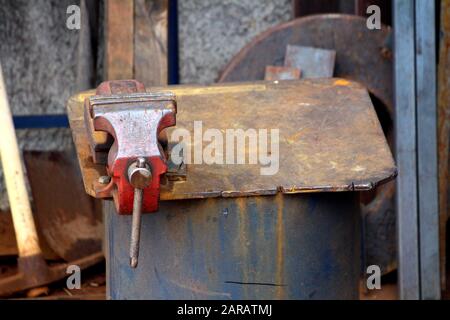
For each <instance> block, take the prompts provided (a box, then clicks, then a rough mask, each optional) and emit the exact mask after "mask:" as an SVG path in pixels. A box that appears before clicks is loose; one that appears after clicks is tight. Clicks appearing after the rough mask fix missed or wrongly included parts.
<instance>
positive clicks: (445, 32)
mask: <svg viewBox="0 0 450 320" xmlns="http://www.w3.org/2000/svg"><path fill="white" fill-rule="evenodd" d="M440 27H441V43H440V45H439V48H440V52H439V65H438V68H439V70H438V147H439V151H438V153H439V159H438V160H439V161H438V164H439V216H440V256H441V286H442V288H445V285H446V280H445V273H446V269H447V268H446V239H447V237H446V227H447V220H448V218H449V213H448V209H449V208H448V206H447V204H448V202H447V201H448V192H449V188H448V186H449V182H448V176H449V140H450V136H449V133H450V1H441V22H440Z"/></svg>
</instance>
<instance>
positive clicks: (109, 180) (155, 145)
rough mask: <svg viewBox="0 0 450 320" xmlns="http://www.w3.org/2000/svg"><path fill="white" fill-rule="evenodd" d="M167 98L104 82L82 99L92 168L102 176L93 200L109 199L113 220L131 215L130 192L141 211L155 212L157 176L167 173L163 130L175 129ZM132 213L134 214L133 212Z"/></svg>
mask: <svg viewBox="0 0 450 320" xmlns="http://www.w3.org/2000/svg"><path fill="white" fill-rule="evenodd" d="M176 112H177V110H176V100H175V96H174V95H173V94H171V93H147V92H146V91H145V87H144V85H143V84H142V83H140V82H138V81H136V80H117V81H106V82H103V83H102V84H100V86H99V87H98V88H97V91H96V95H95V96H92V97H89V98H86V100H85V103H84V121H85V127H86V130H87V131H88V139H89V143H90V149H91V154H92V159H93V162H94V163H97V164H98V163H103V164H105V166H106V171H107V174H108V176H106V177H101V179H100V180H99V181H98V182H97V183H96V185H95V186H94V189H95V193H96V197H97V198H111V197H112V198H113V199H114V202H115V205H116V209H117V212H118V213H119V214H131V213H132V212H133V207H134V202H135V201H136V190H137V189H139V190H140V191H141V210H140V211H142V212H144V213H149V212H154V211H157V210H158V203H159V193H160V181H161V175H163V174H164V173H165V172H166V171H167V158H168V154H167V150H165V149H166V148H167V139H165V138H164V134H163V133H164V132H163V131H162V130H163V129H165V128H167V127H170V126H174V125H175V124H176ZM135 209H136V208H135Z"/></svg>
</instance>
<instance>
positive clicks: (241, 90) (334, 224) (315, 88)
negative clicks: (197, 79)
mask: <svg viewBox="0 0 450 320" xmlns="http://www.w3.org/2000/svg"><path fill="white" fill-rule="evenodd" d="M148 91H154V92H156V91H158V92H161V91H165V92H167V91H170V92H173V93H175V95H176V97H177V104H178V114H177V125H176V128H185V129H187V130H188V131H190V132H191V134H192V136H193V132H192V131H193V122H194V121H200V120H201V121H202V124H203V130H206V129H208V128H215V129H219V130H225V129H238V128H241V129H243V130H247V129H249V128H254V129H256V130H258V129H269V130H270V129H272V128H277V129H279V135H280V144H279V155H280V162H279V171H278V173H276V174H275V175H273V176H262V175H260V167H261V166H260V165H259V164H258V165H248V164H247V165H226V164H224V165H207V164H204V163H203V164H199V165H196V164H189V165H188V169H187V179H186V181H185V182H170V183H168V184H167V185H162V186H161V202H160V210H159V212H157V213H154V214H148V215H144V216H143V221H142V223H143V225H142V238H141V255H140V262H139V267H138V268H137V269H135V270H132V269H130V268H129V266H128V253H127V250H128V237H129V232H130V221H131V217H128V216H118V215H117V214H115V213H114V207H113V206H112V205H111V203H110V202H109V201H107V202H105V224H106V241H105V245H106V252H105V253H106V257H107V273H108V275H107V278H108V295H109V297H110V298H114V299H119V298H131V299H132V298H136V299H145V298H148V299H150V298H158V299H176V298H188V299H197V298H198V299H220V298H232V299H252V298H254V299H259V298H267V299H274V298H290V299H297V298H302V299H314V298H357V296H358V281H359V274H360V254H359V251H360V250H359V245H360V239H359V238H360V230H359V202H358V199H359V192H334V191H364V190H370V189H373V188H374V187H376V186H377V185H378V184H380V183H382V182H385V181H387V180H390V179H392V178H393V177H395V175H396V168H395V165H394V161H393V158H392V155H391V153H390V151H389V147H388V145H387V143H386V140H385V138H384V136H383V132H382V130H381V127H380V124H379V122H378V119H377V116H376V113H375V111H374V109H373V106H372V104H371V101H370V98H369V95H368V93H367V91H366V90H365V88H364V87H362V86H361V85H359V84H357V83H355V82H350V81H348V80H344V79H311V80H296V81H279V82H252V83H237V84H236V83H233V84H220V85H213V86H208V87H205V86H169V87H160V88H149V89H148ZM92 94H93V91H89V92H85V93H81V94H79V95H76V96H73V97H72V98H71V99H70V100H69V103H68V113H69V120H70V124H71V128H72V132H73V136H74V141H75V144H76V147H77V152H78V157H79V163H80V166H81V171H82V174H83V179H84V183H85V188H86V191H87V192H88V193H90V194H92V186H93V183H95V181H97V179H98V177H99V176H100V175H102V174H103V173H104V168H103V167H101V166H97V165H94V164H93V163H92V160H91V159H90V153H89V152H90V151H89V147H88V143H87V137H86V133H85V132H86V131H85V128H84V123H83V112H82V105H83V101H84V99H85V98H86V97H87V96H89V95H92ZM171 130H173V129H169V137H170V132H171ZM101 138H102V137H101V136H99V139H101ZM247 147H248V146H247ZM247 151H248V150H247ZM263 195H264V197H263ZM205 198H206V199H205ZM169 200H172V201H169ZM175 200H176V201H175Z"/></svg>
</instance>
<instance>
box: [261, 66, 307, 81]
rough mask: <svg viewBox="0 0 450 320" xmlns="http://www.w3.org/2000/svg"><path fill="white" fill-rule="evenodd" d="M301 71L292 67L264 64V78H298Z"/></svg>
mask: <svg viewBox="0 0 450 320" xmlns="http://www.w3.org/2000/svg"><path fill="white" fill-rule="evenodd" d="M300 75H301V71H300V69H298V68H293V67H280V66H266V73H265V75H264V80H295V79H300Z"/></svg>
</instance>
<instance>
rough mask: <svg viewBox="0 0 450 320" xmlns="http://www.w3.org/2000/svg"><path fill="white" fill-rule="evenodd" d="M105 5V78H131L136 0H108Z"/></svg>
mask: <svg viewBox="0 0 450 320" xmlns="http://www.w3.org/2000/svg"><path fill="white" fill-rule="evenodd" d="M105 5H106V8H105V19H106V30H105V39H106V45H105V79H108V80H116V79H131V78H133V65H134V50H133V48H134V45H133V42H134V0H107V1H106V2H105Z"/></svg>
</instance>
